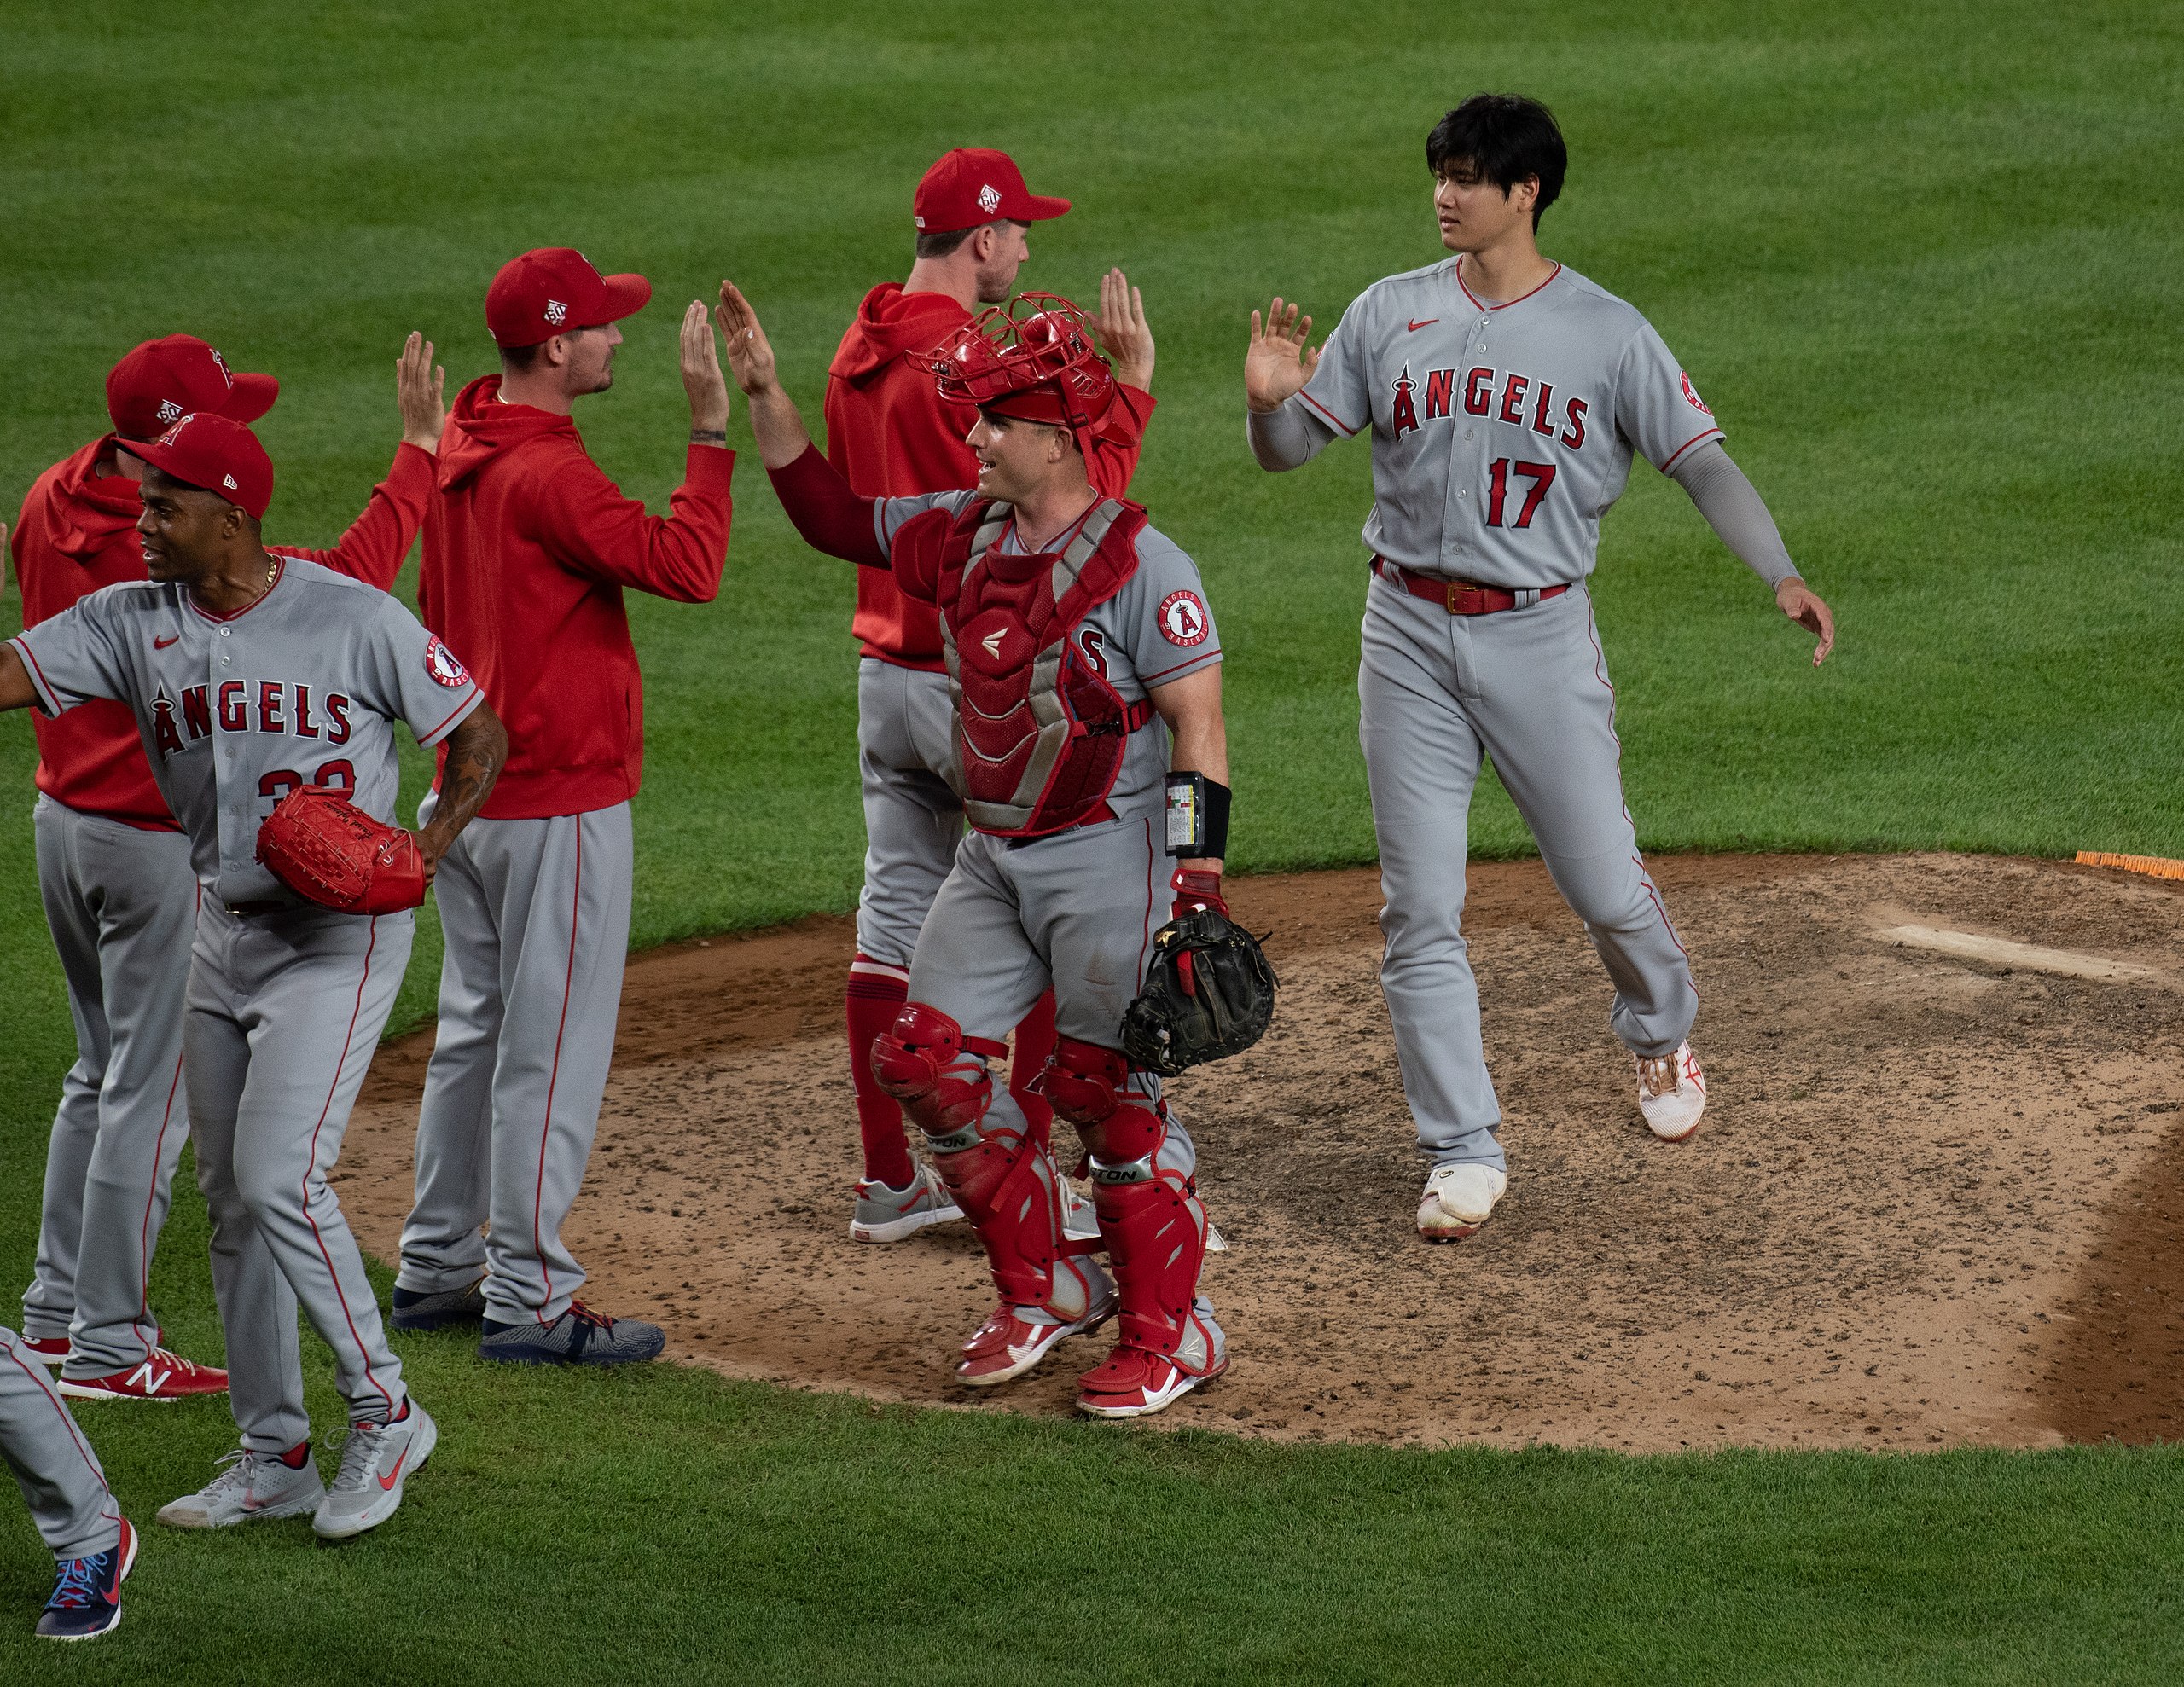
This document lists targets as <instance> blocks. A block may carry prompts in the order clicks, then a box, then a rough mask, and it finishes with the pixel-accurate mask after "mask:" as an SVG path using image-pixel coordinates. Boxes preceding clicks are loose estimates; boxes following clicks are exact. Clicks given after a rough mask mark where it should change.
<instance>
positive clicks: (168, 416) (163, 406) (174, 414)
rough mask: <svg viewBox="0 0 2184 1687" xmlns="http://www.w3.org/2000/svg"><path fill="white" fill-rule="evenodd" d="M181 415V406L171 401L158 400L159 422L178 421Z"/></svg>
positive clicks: (167, 399) (166, 399) (165, 399)
mask: <svg viewBox="0 0 2184 1687" xmlns="http://www.w3.org/2000/svg"><path fill="white" fill-rule="evenodd" d="M181 415H182V406H181V405H179V404H177V403H175V402H174V400H173V399H171V398H162V399H160V420H161V421H163V422H172V421H177V420H180V418H181Z"/></svg>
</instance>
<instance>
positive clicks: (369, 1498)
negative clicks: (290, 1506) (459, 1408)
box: [311, 1399, 440, 1540]
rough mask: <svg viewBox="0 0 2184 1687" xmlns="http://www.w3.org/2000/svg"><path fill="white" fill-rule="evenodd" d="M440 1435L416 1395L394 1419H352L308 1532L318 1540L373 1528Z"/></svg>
mask: <svg viewBox="0 0 2184 1687" xmlns="http://www.w3.org/2000/svg"><path fill="white" fill-rule="evenodd" d="M439 1439H440V1431H439V1424H437V1423H433V1420H432V1417H431V1416H430V1415H429V1414H428V1413H427V1412H426V1411H425V1408H424V1407H423V1406H420V1405H418V1404H417V1402H416V1401H415V1400H414V1399H410V1400H404V1401H403V1402H402V1416H401V1417H398V1418H397V1419H396V1420H395V1421H394V1422H393V1423H351V1425H350V1426H349V1429H348V1439H347V1440H346V1441H344V1442H343V1443H342V1446H341V1468H340V1470H337V1471H335V1472H334V1486H333V1487H329V1488H328V1489H327V1490H326V1498H325V1499H322V1500H321V1501H320V1502H319V1506H318V1512H317V1516H314V1517H313V1518H312V1519H311V1528H312V1530H313V1531H314V1532H315V1533H317V1535H318V1537H319V1539H322V1540H346V1539H349V1538H350V1537H351V1535H359V1534H362V1533H363V1532H364V1531H365V1530H366V1529H370V1528H378V1527H379V1526H380V1524H381V1523H383V1522H386V1520H387V1519H388V1518H389V1517H392V1516H393V1515H394V1513H395V1510H396V1508H397V1507H398V1506H399V1505H400V1504H402V1490H403V1487H404V1485H405V1484H406V1483H407V1482H408V1481H409V1480H410V1477H412V1476H414V1475H416V1474H417V1472H418V1471H419V1470H421V1469H422V1468H423V1466H424V1463H425V1461H426V1460H427V1458H431V1457H432V1456H433V1447H435V1446H438V1445H439ZM328 1445H329V1446H330V1445H331V1443H330V1442H329V1443H328Z"/></svg>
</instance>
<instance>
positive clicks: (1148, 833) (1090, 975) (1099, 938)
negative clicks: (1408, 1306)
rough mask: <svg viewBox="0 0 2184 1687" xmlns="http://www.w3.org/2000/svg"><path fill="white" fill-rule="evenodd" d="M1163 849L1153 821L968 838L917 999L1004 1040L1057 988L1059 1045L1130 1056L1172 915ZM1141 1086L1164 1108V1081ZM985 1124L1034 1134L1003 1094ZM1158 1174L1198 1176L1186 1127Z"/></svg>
mask: <svg viewBox="0 0 2184 1687" xmlns="http://www.w3.org/2000/svg"><path fill="white" fill-rule="evenodd" d="M1164 843H1165V840H1164V838H1162V836H1161V835H1160V834H1159V832H1158V831H1157V829H1156V826H1155V824H1154V822H1153V820H1150V819H1138V820H1113V821H1109V822H1107V823H1106V824H1104V825H1099V826H1077V827H1076V828H1074V829H1073V830H1072V831H1069V832H1062V833H1060V835H1059V836H1057V837H1054V838H1042V839H1040V840H1039V841H1038V842H1037V843H1036V844H1024V845H1021V846H1019V847H1018V848H1016V849H1011V848H1009V847H1008V839H1006V838H996V837H993V836H992V835H990V833H987V832H972V833H970V835H969V836H967V838H964V839H963V842H962V844H961V847H960V848H959V849H957V850H956V867H955V870H954V871H953V872H950V874H949V875H948V880H947V882H946V883H945V884H943V885H942V886H941V887H940V895H939V896H938V897H937V898H936V899H935V900H934V901H933V905H932V913H931V914H929V915H927V916H926V922H925V930H923V931H922V932H921V933H920V934H919V936H918V947H917V954H916V955H915V958H914V959H912V960H911V962H910V1000H912V1001H919V1002H923V1003H925V1004H926V1006H929V1007H936V1008H938V1009H939V1010H940V1012H943V1013H945V1014H947V1015H948V1016H949V1017H950V1018H951V1019H953V1020H955V1021H956V1023H957V1024H958V1025H960V1026H961V1027H962V1029H963V1031H964V1034H965V1035H967V1036H973V1037H986V1038H990V1039H991V1040H992V1041H996V1042H999V1041H1002V1040H1004V1039H1005V1038H1006V1037H1007V1036H1008V1034H1009V1032H1011V1031H1012V1030H1014V1029H1015V1028H1016V1026H1017V1024H1018V1023H1019V1021H1021V1020H1022V1018H1023V1017H1024V1016H1025V1014H1026V1013H1027V1012H1030V1011H1031V1004H1032V1003H1033V1002H1035V1001H1037V1000H1038V999H1039V998H1040V996H1041V995H1043V994H1044V993H1045V992H1046V991H1047V990H1048V988H1051V989H1052V990H1053V991H1054V1029H1055V1030H1056V1031H1057V1032H1058V1033H1059V1034H1060V1035H1062V1036H1065V1037H1073V1038H1075V1039H1076V1040H1077V1041H1079V1042H1087V1043H1096V1044H1097V1045H1098V1046H1101V1048H1119V1047H1121V1046H1122V1026H1123V1012H1124V1009H1126V1008H1127V1007H1129V1006H1130V999H1131V998H1132V997H1133V996H1135V995H1136V994H1137V992H1138V988H1139V986H1140V985H1141V984H1142V983H1144V980H1145V968H1146V964H1147V962H1148V961H1150V960H1151V959H1152V958H1153V933H1154V932H1156V931H1158V930H1159V929H1160V928H1161V927H1162V926H1163V925H1166V924H1167V922H1168V918H1169V915H1170V913H1171V912H1172V911H1173V907H1174V902H1175V896H1174V893H1173V891H1171V890H1170V888H1169V882H1168V881H1169V874H1170V872H1171V871H1172V870H1173V865H1174V864H1173V863H1172V862H1171V861H1170V860H1169V858H1168V855H1167V853H1166V850H1165V847H1164ZM1130 1088H1131V1090H1132V1091H1133V1092H1134V1093H1136V1094H1138V1095H1140V1096H1141V1097H1143V1098H1144V1099H1145V1100H1146V1101H1147V1103H1148V1104H1151V1103H1154V1102H1157V1101H1159V1099H1160V1080H1159V1075H1157V1074H1155V1073H1152V1072H1145V1071H1135V1072H1133V1073H1132V1074H1131V1075H1130ZM987 1117H988V1118H989V1119H991V1120H993V1121H995V1122H996V1128H1001V1129H1006V1130H1012V1131H1019V1132H1020V1131H1021V1130H1023V1128H1024V1116H1023V1111H1022V1110H1021V1109H1020V1108H1019V1107H1018V1105H1017V1104H1016V1099H1015V1098H1014V1096H1012V1095H1011V1094H1010V1093H1008V1090H1007V1089H1006V1088H1003V1087H1001V1086H999V1085H996V1086H995V1087H994V1092H993V1104H992V1107H991V1109H990V1111H989V1112H988V1114H987ZM1159 1162H1160V1164H1161V1165H1162V1166H1163V1167H1165V1168H1169V1169H1170V1170H1173V1171H1176V1172H1178V1173H1180V1174H1182V1175H1183V1176H1185V1177H1188V1176H1189V1175H1191V1174H1192V1173H1193V1172H1194V1170H1195V1169H1196V1168H1197V1165H1198V1151H1197V1149H1196V1147H1195V1146H1194V1145H1193V1143H1192V1141H1191V1138H1190V1133H1189V1132H1188V1131H1187V1130H1186V1129H1184V1128H1183V1124H1182V1121H1181V1120H1180V1119H1176V1118H1172V1117H1171V1118H1170V1122H1169V1129H1168V1133H1167V1140H1166V1142H1165V1145H1163V1147H1162V1148H1161V1151H1160V1156H1159Z"/></svg>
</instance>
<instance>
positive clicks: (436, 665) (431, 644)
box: [425, 635, 470, 691]
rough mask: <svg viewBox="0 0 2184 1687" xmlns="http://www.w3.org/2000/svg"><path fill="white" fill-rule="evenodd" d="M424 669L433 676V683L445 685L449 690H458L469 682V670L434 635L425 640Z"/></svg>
mask: <svg viewBox="0 0 2184 1687" xmlns="http://www.w3.org/2000/svg"><path fill="white" fill-rule="evenodd" d="M425 671H426V672H427V674H430V675H432V676H433V684H435V685H443V686H445V687H447V688H448V689H449V690H450V691H456V690H460V689H461V688H462V687H464V686H467V685H468V684H469V683H470V670H468V669H467V668H465V667H464V666H463V665H462V664H461V663H460V662H458V661H456V659H455V652H453V651H451V650H450V649H449V648H448V647H447V646H445V645H444V644H442V643H441V642H440V641H439V637H438V635H435V636H433V637H432V638H430V639H427V641H425Z"/></svg>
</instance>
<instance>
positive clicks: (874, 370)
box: [826, 147, 1153, 1242]
mask: <svg viewBox="0 0 2184 1687" xmlns="http://www.w3.org/2000/svg"><path fill="white" fill-rule="evenodd" d="M1068 209H1069V201H1068V200H1066V199H1053V198H1049V197H1047V196H1045V195H1043V194H1034V193H1032V192H1031V190H1030V189H1029V188H1026V187H1025V183H1024V175H1023V172H1022V171H1020V170H1019V169H1018V168H1017V167H1016V161H1015V160H1014V159H1012V158H1010V157H1009V156H1008V154H1007V153H1003V152H995V151H991V150H988V149H986V148H967V147H959V148H956V149H955V150H954V151H952V152H950V153H948V154H944V156H943V157H942V158H941V159H940V160H939V161H938V163H936V164H935V165H933V166H932V169H930V170H928V171H926V173H925V177H924V179H923V180H921V182H920V183H918V188H917V194H916V196H915V199H914V200H912V202H911V210H912V213H913V218H914V221H915V224H916V227H917V257H916V260H915V262H914V263H913V264H911V266H910V273H909V279H908V280H907V281H903V283H902V284H901V285H900V286H897V285H896V284H895V283H894V282H892V281H887V282H883V283H882V284H881V285H880V286H879V287H874V288H873V290H872V291H871V292H870V293H867V294H866V295H865V296H864V301H863V304H860V305H859V306H858V307H857V319H856V321H854V322H851V324H850V327H849V330H848V332H847V333H845V334H843V336H842V343H841V345H840V348H839V350H837V351H835V353H834V362H833V363H832V364H831V365H830V366H829V367H828V371H827V376H828V379H827V411H826V414H827V455H828V460H829V461H831V462H832V463H833V464H834V467H835V468H836V469H838V470H839V471H840V472H841V475H842V478H844V479H845V480H846V481H848V482H849V484H850V487H851V490H853V491H855V492H856V493H857V495H858V496H861V497H868V498H879V497H908V496H913V495H915V494H917V493H921V492H945V491H950V490H955V489H956V488H959V487H966V486H969V485H971V484H973V483H974V482H975V481H976V480H977V478H978V472H979V464H978V459H977V457H976V456H975V455H973V452H972V450H971V448H970V446H969V445H968V444H967V443H965V437H966V436H967V434H968V433H969V432H970V431H971V429H972V427H973V426H975V425H976V423H977V421H978V414H977V411H976V410H975V409H973V407H971V406H969V405H967V404H961V403H956V402H954V401H952V400H950V399H949V398H947V397H944V396H943V395H942V393H941V391H940V390H939V388H938V386H936V385H935V383H934V381H933V379H932V375H931V374H929V373H928V372H927V371H926V369H925V368H921V366H920V365H919V363H918V361H917V360H918V359H919V358H920V357H921V356H922V355H923V354H925V353H926V352H928V351H931V350H932V348H933V347H934V346H935V345H938V344H939V343H940V342H941V341H942V340H944V339H946V338H948V336H950V334H952V333H956V332H957V331H958V330H959V329H961V327H962V326H963V324H964V323H966V322H969V321H970V319H971V312H972V310H973V309H974V308H975V307H977V306H979V305H981V304H996V303H998V302H1000V301H1002V300H1004V299H1008V297H1009V296H1010V295H1011V294H1012V293H1014V292H1015V290H1016V276H1017V273H1018V271H1019V270H1021V269H1022V268H1023V266H1024V264H1025V260H1026V259H1028V258H1030V256H1031V247H1030V245H1029V243H1028V241H1027V240H1026V231H1027V230H1028V229H1029V228H1030V226H1031V224H1032V223H1037V222H1042V221H1045V220H1047V219H1049V218H1052V217H1060V215H1061V214H1062V213H1063V212H1066V211H1067V210H1068ZM1100 294H1101V320H1100V323H1099V330H1100V338H1101V342H1102V343H1103V344H1104V345H1105V346H1106V347H1107V351H1108V352H1109V353H1110V355H1111V356H1112V357H1113V359H1114V363H1115V381H1116V400H1115V403H1114V404H1113V406H1112V409H1109V410H1108V412H1107V416H1106V417H1105V418H1104V419H1103V420H1102V421H1101V427H1100V432H1098V433H1097V434H1096V435H1095V436H1094V437H1093V438H1091V439H1090V440H1089V442H1088V446H1087V449H1088V455H1087V459H1086V461H1087V465H1088V467H1089V472H1090V476H1091V482H1092V484H1094V485H1095V486H1097V487H1098V488H1099V489H1100V490H1101V491H1102V492H1106V493H1109V494H1112V495H1113V496H1117V497H1119V496H1122V494H1123V493H1124V492H1125V491H1127V490H1129V487H1130V475H1131V473H1132V472H1134V471H1135V470H1136V467H1137V455H1138V448H1139V443H1140V442H1141V439H1142V438H1143V437H1144V433H1145V425H1146V422H1147V419H1148V418H1149V417H1150V416H1151V415H1152V413H1153V395H1152V392H1151V391H1150V388H1151V386H1152V385H1153V335H1152V332H1151V330H1150V329H1149V328H1147V326H1146V322H1145V309H1144V302H1143V300H1142V299H1141V298H1140V297H1139V296H1138V294H1137V293H1136V289H1134V288H1132V287H1130V284H1129V282H1128V281H1127V280H1126V279H1125V278H1124V275H1123V273H1122V271H1121V270H1112V271H1110V272H1109V274H1108V275H1107V276H1106V277H1105V279H1103V280H1102V281H1101V286H1100ZM851 632H852V633H853V634H855V635H856V636H857V639H858V641H860V643H861V645H862V654H861V659H860V661H859V663H858V665H857V752H858V758H859V761H860V762H861V765H862V769H863V787H864V829H865V838H866V845H865V855H864V890H863V894H862V895H861V896H859V897H858V899H857V957H856V959H854V960H852V961H851V963H850V977H849V988H848V991H847V997H846V1006H847V1014H846V1017H847V1020H848V1024H849V1039H850V1081H851V1085H852V1086H853V1087H854V1088H855V1090H856V1093H857V1129H858V1134H859V1136H860V1137H861V1138H862V1139H863V1150H864V1176H863V1179H862V1180H860V1181H859V1182H858V1184H857V1193H856V1197H855V1205H854V1208H853V1209H852V1211H851V1217H850V1235H851V1238H854V1239H855V1240H857V1241H859V1242H899V1241H901V1240H902V1239H903V1238H905V1237H907V1236H909V1235H911V1234H913V1233H915V1232H916V1231H918V1230H920V1229H921V1228H922V1227H924V1226H926V1225H929V1224H938V1223H941V1222H943V1221H944V1220H949V1219H954V1218H960V1217H961V1212H960V1211H959V1210H958V1209H956V1205H955V1203H953V1202H952V1201H950V1199H949V1197H948V1195H947V1191H945V1190H944V1189H943V1188H942V1187H941V1186H940V1185H939V1182H938V1180H937V1179H936V1178H935V1176H934V1175H933V1174H932V1171H931V1169H930V1168H924V1169H921V1168H918V1167H917V1166H915V1165H914V1164H913V1163H912V1162H911V1159H910V1156H909V1149H908V1147H907V1145H906V1144H905V1141H904V1139H903V1110H902V1108H901V1107H900V1106H899V1105H897V1103H896V1101H895V1099H894V1098H892V1096H890V1095H889V1094H887V1093H886V1091H885V1090H883V1089H881V1088H880V1081H879V1080H878V1079H877V1078H876V1077H874V1075H873V1072H872V1061H871V1053H872V1041H873V1039H874V1037H876V1036H879V1035H881V1034H882V1033H883V1032H885V1031H886V1030H887V1029H889V1027H891V1026H892V1025H893V1023H895V1016H896V1015H897V1013H898V1012H901V1011H902V1006H903V998H904V992H905V990H906V989H907V988H908V985H909V976H910V974H909V967H910V954H911V951H912V950H913V949H914V948H915V947H916V945H917V940H918V929H919V927H921V925H924V924H925V917H926V910H927V909H929V908H930V907H932V899H933V896H935V895H936V894H937V893H938V890H939V889H940V884H941V881H942V880H943V879H944V878H946V877H947V876H948V869H949V865H950V862H951V861H953V860H954V858H955V854H956V840H957V839H958V838H961V836H962V832H963V805H962V803H961V799H960V798H959V797H957V796H956V793H955V791H953V790H951V789H950V786H949V784H948V780H947V768H948V722H949V702H948V685H947V675H946V674H945V673H944V671H943V668H942V664H941V654H940V629H939V621H938V617H937V616H936V615H935V613H934V612H933V609H932V606H931V605H930V604H925V603H919V602H916V601H915V600H911V599H909V598H907V597H905V596H904V595H903V593H902V590H901V589H900V588H899V587H897V584H896V583H895V577H894V576H893V575H892V574H891V573H890V572H888V571H886V570H885V569H879V568H863V569H859V570H858V571H857V617H856V619H855V621H854V622H853V623H851ZM1053 1049H1054V997H1053V995H1052V994H1047V995H1043V996H1042V997H1040V999H1039V1000H1038V1002H1037V1004H1036V1005H1035V1006H1033V1008H1032V1009H1031V1012H1030V1013H1029V1015H1027V1016H1026V1017H1025V1020H1024V1022H1023V1023H1021V1024H1019V1026H1017V1027H1016V1051H1015V1058H1014V1061H1013V1063H1012V1064H1011V1067H1010V1077H1009V1093H1010V1094H1011V1095H1012V1096H1014V1098H1015V1099H1016V1104H1017V1106H1018V1108H1019V1110H1022V1112H1023V1113H1024V1115H1025V1117H1026V1118H1027V1119H1029V1120H1030V1121H1031V1127H1032V1128H1033V1130H1034V1131H1035V1132H1037V1133H1041V1134H1043V1133H1045V1132H1046V1130H1047V1129H1048V1125H1049V1124H1050V1122H1051V1120H1052V1114H1051V1111H1050V1110H1049V1109H1048V1106H1047V1104H1046V1101H1045V1099H1044V1098H1043V1097H1041V1096H1040V1095H1039V1094H1037V1093H1036V1092H1035V1091H1034V1090H1033V1089H1032V1088H1031V1079H1032V1078H1033V1077H1035V1076H1036V1075H1037V1074H1038V1073H1039V1072H1040V1071H1041V1070H1043V1068H1044V1067H1045V1065H1046V1064H1047V1057H1048V1054H1050V1053H1051V1052H1053Z"/></svg>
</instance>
